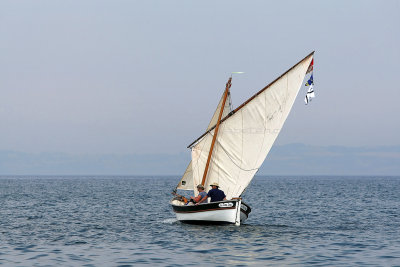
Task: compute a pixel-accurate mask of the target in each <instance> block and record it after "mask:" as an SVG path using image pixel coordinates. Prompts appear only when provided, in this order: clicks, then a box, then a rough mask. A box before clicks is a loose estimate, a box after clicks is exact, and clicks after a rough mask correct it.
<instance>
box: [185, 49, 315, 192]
mask: <svg viewBox="0 0 400 267" xmlns="http://www.w3.org/2000/svg"><path fill="white" fill-rule="evenodd" d="M312 58H313V54H311V55H309V56H308V57H306V58H305V59H303V60H302V61H301V62H299V63H298V64H297V65H295V66H294V67H293V68H291V69H290V70H289V71H288V72H286V73H285V74H284V75H282V76H281V77H280V78H279V79H277V80H276V81H275V82H274V83H272V84H270V85H269V86H267V87H266V88H264V89H263V90H261V91H260V92H259V93H258V94H256V95H255V96H254V97H253V98H251V100H250V101H248V102H247V103H246V104H244V105H242V106H241V107H239V108H237V109H236V110H235V113H234V114H233V115H230V116H229V117H227V118H225V119H223V120H221V124H220V128H219V132H218V136H217V139H216V142H215V145H214V151H213V154H212V157H211V162H210V166H209V170H208V174H207V179H206V182H205V187H206V190H208V189H209V185H210V184H211V183H213V182H217V183H219V185H220V188H221V189H222V190H223V191H224V192H225V194H226V196H227V199H231V198H232V197H239V196H240V195H241V194H242V192H243V191H244V190H245V189H246V187H247V186H248V184H249V183H250V181H251V180H252V179H253V177H254V175H255V174H256V173H257V171H258V169H259V168H260V166H261V164H262V163H263V162H264V160H265V158H266V156H267V154H268V152H269V151H270V149H271V147H272V145H273V143H274V141H275V139H276V138H277V136H278V134H279V132H280V130H281V128H282V126H283V124H284V122H285V120H286V118H287V116H288V114H289V112H290V110H291V108H292V106H293V103H294V100H295V99H296V96H297V94H298V92H299V89H300V87H301V85H302V82H303V79H304V76H305V74H306V71H307V68H308V66H309V65H310V62H311V60H312ZM214 131H215V129H212V130H211V131H209V132H208V133H207V134H206V135H204V136H203V137H202V138H201V139H200V140H199V141H197V142H196V143H195V144H194V146H192V175H193V181H194V184H199V183H201V181H202V178H203V173H204V169H205V166H206V162H207V157H208V153H209V151H210V146H211V142H212V137H213V134H214Z"/></svg>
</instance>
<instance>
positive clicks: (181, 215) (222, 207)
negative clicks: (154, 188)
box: [171, 199, 251, 225]
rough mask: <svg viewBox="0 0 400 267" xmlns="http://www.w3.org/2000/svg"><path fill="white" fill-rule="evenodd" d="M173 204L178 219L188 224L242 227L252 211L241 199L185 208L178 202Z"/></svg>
mask: <svg viewBox="0 0 400 267" xmlns="http://www.w3.org/2000/svg"><path fill="white" fill-rule="evenodd" d="M171 204H172V206H173V208H174V211H175V214H176V218H177V219H178V220H179V221H181V222H186V223H211V224H213V223H222V224H236V225H240V224H241V223H243V222H244V221H245V220H246V219H247V217H248V214H249V213H250V210H251V209H250V207H249V206H247V205H245V204H242V202H241V200H240V199H239V200H230V201H220V202H213V203H207V204H200V205H198V206H185V205H182V204H181V203H177V202H175V203H171ZM177 204H178V205H177ZM179 204H181V205H179Z"/></svg>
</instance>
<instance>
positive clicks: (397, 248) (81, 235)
mask: <svg viewBox="0 0 400 267" xmlns="http://www.w3.org/2000/svg"><path fill="white" fill-rule="evenodd" d="M178 180H179V177H150V176H149V177H144V176H143V177H117V176H110V177H81V176H80V177H73V176H69V177H66V176H65V177H56V176H46V177H34V176H24V177H11V176H3V177H0V264H3V265H4V266H142V265H155V266H190V265H192V266H205V265H211V266H290V265H295V266H298V265H302V266H329V265H331V266H349V265H351V266H400V177H326V176H325V177H317V176H314V177H292V176H281V177H256V178H255V179H254V180H253V182H252V184H251V185H250V187H249V188H248V189H247V191H246V192H245V194H244V195H243V198H244V201H245V202H246V203H248V204H249V205H250V206H251V207H252V212H251V213H250V217H249V219H248V220H247V221H246V223H245V224H244V225H241V226H240V227H237V226H234V225H228V226H213V225H201V226H199V225H187V224H182V223H180V222H178V221H176V219H175V215H174V213H173V212H172V209H171V207H170V206H169V204H168V202H169V200H170V198H171V194H170V192H171V191H172V189H173V188H174V187H175V185H176V183H177V182H178ZM221 189H222V190H223V188H221Z"/></svg>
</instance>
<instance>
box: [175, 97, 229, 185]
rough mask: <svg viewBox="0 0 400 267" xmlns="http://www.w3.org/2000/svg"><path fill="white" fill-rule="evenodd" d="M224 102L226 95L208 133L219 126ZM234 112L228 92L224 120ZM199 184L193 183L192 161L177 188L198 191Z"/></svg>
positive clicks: (220, 101)
mask: <svg viewBox="0 0 400 267" xmlns="http://www.w3.org/2000/svg"><path fill="white" fill-rule="evenodd" d="M223 100H224V94H222V97H221V99H220V100H219V103H218V106H217V108H216V110H215V112H214V115H213V116H212V118H211V121H210V123H209V124H208V126H207V131H208V130H210V129H211V128H212V127H214V126H215V125H216V124H217V121H218V115H219V112H220V110H221V106H222V102H223ZM231 111H232V108H231V94H230V92H229V91H228V96H227V99H226V101H225V106H224V110H223V112H222V118H223V117H225V116H227V115H228V114H229V112H231ZM198 184H199V183H197V184H195V183H193V175H192V161H190V162H189V165H188V166H187V168H186V171H185V173H184V174H183V176H182V179H181V180H180V181H179V184H178V186H177V187H176V188H177V189H182V190H194V191H196V190H197V188H195V187H196V186H197V185H198Z"/></svg>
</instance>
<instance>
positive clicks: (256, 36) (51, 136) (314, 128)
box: [0, 0, 400, 154]
mask: <svg viewBox="0 0 400 267" xmlns="http://www.w3.org/2000/svg"><path fill="white" fill-rule="evenodd" d="M399 14H400V1H147V0H146V1H98V0H96V1H54V0H49V1H33V0H32V1H15V0H10V1H7V0H2V1H0V127H1V129H0V150H17V151H24V152H35V153H36V152H44V151H60V152H69V153H89V154H91V153H158V152H162V153H177V152H181V151H186V146H187V145H188V144H189V143H191V142H192V141H193V140H194V139H196V138H197V137H198V136H199V135H200V134H202V133H203V130H204V129H205V128H206V126H207V124H208V121H209V119H210V118H211V115H212V113H213V111H214V109H215V107H216V105H217V103H218V101H219V97H220V95H221V94H222V91H223V89H224V86H225V82H226V80H227V79H228V77H229V73H230V72H232V71H244V72H246V74H243V75H240V76H235V77H234V79H233V85H232V98H233V104H234V106H238V105H239V104H241V103H242V102H243V101H244V100H246V99H247V98H248V97H250V96H251V95H253V94H254V93H255V92H256V91H258V90H259V89H261V88H262V87H264V86H265V85H266V84H268V83H269V82H271V81H272V80H274V79H275V78H276V77H277V76H279V75H280V74H281V73H283V72H284V71H286V70H287V69H288V68H289V67H291V66H292V65H293V64H295V63H296V62H298V61H299V60H300V59H302V58H303V57H304V56H306V55H307V54H308V53H310V52H311V51H313V50H315V51H316V53H315V70H314V80H315V87H314V88H315V91H316V95H317V97H316V98H315V100H314V101H313V102H312V103H311V105H309V106H305V105H304V102H303V98H304V95H305V89H304V88H303V89H302V91H301V92H300V94H299V97H298V99H297V101H296V104H295V106H294V108H293V109H292V112H291V114H290V116H289V118H288V120H287V121H286V124H285V126H284V128H283V130H282V132H281V135H280V137H279V138H278V140H277V143H278V144H288V143H294V142H301V143H305V144H316V145H345V146H366V145H399V144H400V118H399V114H400V104H399V100H400V86H399V82H398V78H399V75H400V67H399V62H400V52H399V51H400V48H399V47H400V15H399Z"/></svg>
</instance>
